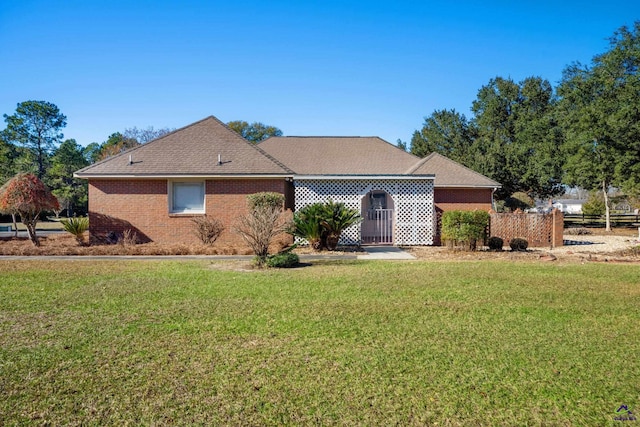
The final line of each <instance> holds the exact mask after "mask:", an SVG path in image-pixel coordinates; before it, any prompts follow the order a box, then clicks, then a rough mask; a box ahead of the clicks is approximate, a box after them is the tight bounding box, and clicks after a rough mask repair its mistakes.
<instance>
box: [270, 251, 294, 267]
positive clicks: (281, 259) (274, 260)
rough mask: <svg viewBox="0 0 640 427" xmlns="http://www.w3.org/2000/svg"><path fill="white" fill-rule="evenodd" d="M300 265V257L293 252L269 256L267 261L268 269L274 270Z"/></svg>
mask: <svg viewBox="0 0 640 427" xmlns="http://www.w3.org/2000/svg"><path fill="white" fill-rule="evenodd" d="M299 263H300V257H298V255H297V254H294V253H293V252H281V253H279V254H275V255H269V256H268V257H267V259H266V261H265V264H266V265H267V267H273V268H291V267H295V266H296V265H298V264H299Z"/></svg>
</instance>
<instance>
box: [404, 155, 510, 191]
mask: <svg viewBox="0 0 640 427" xmlns="http://www.w3.org/2000/svg"><path fill="white" fill-rule="evenodd" d="M436 156H437V157H440V158H442V159H444V160H445V161H447V162H450V163H455V164H456V165H458V166H460V167H462V168H464V169H466V170H468V171H469V172H471V173H473V174H475V175H477V176H479V177H482V178H485V179H488V180H489V181H492V182H494V183H495V184H496V185H499V186H502V184H500V183H499V182H498V181H496V180H495V179H492V178H489V177H488V176H486V175H483V174H481V173H480V172H477V171H474V170H473V169H471V168H470V167H467V166H465V165H463V164H462V163H460V162H456V161H455V160H452V159H450V158H448V157H447V156H444V155H442V154H440V153H438V152H435V151H433V152H432V153H431V154H429V155H428V156H426V157H423V158H422V159H420V161H419V162H418V163H416V165H414V166H413V167H412V168H411V169H409V170H408V171H407V172H406V173H407V174H408V175H411V174H413V172H415V171H416V170H417V169H419V168H420V167H421V166H423V165H424V164H425V163H426V162H427V161H429V160H431V159H433V158H434V157H436Z"/></svg>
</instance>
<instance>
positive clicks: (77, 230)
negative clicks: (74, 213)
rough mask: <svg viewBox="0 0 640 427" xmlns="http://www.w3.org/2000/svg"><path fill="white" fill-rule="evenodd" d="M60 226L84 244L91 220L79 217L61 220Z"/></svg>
mask: <svg viewBox="0 0 640 427" xmlns="http://www.w3.org/2000/svg"><path fill="white" fill-rule="evenodd" d="M60 224H62V228H64V231H66V232H68V233H71V234H72V235H73V236H74V237H75V238H76V241H77V242H78V243H79V244H83V243H84V232H85V231H87V230H88V229H89V218H87V217H77V218H69V219H61V220H60Z"/></svg>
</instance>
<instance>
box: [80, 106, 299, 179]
mask: <svg viewBox="0 0 640 427" xmlns="http://www.w3.org/2000/svg"><path fill="white" fill-rule="evenodd" d="M218 155H220V159H221V160H222V164H218ZM129 156H131V160H132V163H131V164H130V163H129ZM291 173H292V171H291V170H289V169H287V168H286V167H285V166H284V165H282V164H281V163H280V162H278V161H277V160H276V159H274V158H272V157H271V156H270V155H268V154H267V153H265V152H264V151H262V150H261V149H260V148H259V147H257V146H256V145H254V144H251V143H250V142H248V141H247V140H245V139H244V138H242V137H241V136H240V135H238V134H237V133H236V132H234V131H233V130H231V129H229V128H228V127H227V126H226V125H225V124H224V123H222V122H221V121H220V120H218V119H217V118H215V117H213V116H210V117H207V118H205V119H203V120H200V121H199V122H196V123H193V124H191V125H189V126H186V127H184V128H182V129H178V130H176V131H173V132H171V133H169V134H167V135H165V136H163V137H161V138H158V139H156V140H153V141H151V142H149V143H147V144H144V145H141V146H139V147H136V148H133V149H131V150H127V151H126V152H124V153H121V154H118V155H116V156H113V157H110V158H108V159H106V160H103V161H101V162H98V163H94V164H93V165H91V166H88V167H86V168H84V169H81V170H79V171H78V172H76V175H77V176H78V177H81V178H88V177H100V176H185V175H197V176H219V175H222V176H224V175H232V176H233V175H287V176H290V175H291Z"/></svg>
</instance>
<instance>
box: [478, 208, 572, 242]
mask: <svg viewBox="0 0 640 427" xmlns="http://www.w3.org/2000/svg"><path fill="white" fill-rule="evenodd" d="M563 225H564V222H563V221H562V214H561V213H560V212H559V211H554V212H552V213H550V214H526V213H521V212H516V213H493V214H491V224H490V232H491V235H492V236H497V237H500V238H502V239H503V240H504V243H505V245H508V244H509V241H510V240H511V239H513V238H516V237H518V238H523V239H526V240H527V241H528V242H529V246H530V247H545V246H552V247H555V246H562V232H563Z"/></svg>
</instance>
